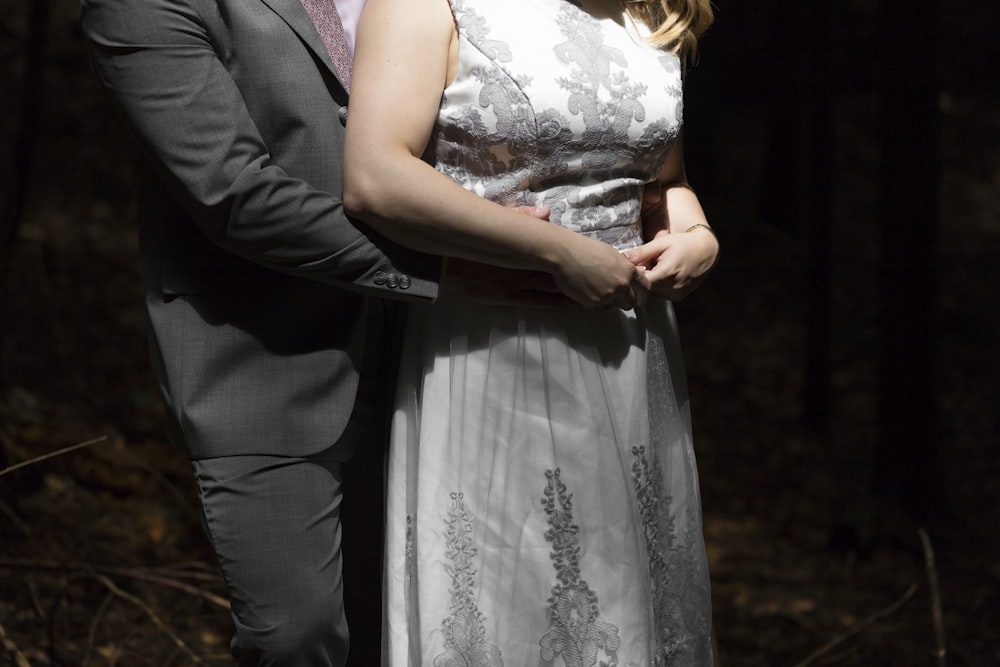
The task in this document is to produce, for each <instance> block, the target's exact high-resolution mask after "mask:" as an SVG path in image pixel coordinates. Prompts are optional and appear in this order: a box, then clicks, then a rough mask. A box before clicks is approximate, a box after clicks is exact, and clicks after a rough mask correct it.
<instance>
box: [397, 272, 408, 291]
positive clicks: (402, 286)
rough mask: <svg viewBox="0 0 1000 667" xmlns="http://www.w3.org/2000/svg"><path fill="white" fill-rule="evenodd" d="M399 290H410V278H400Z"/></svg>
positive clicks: (406, 276) (404, 276) (403, 276)
mask: <svg viewBox="0 0 1000 667" xmlns="http://www.w3.org/2000/svg"><path fill="white" fill-rule="evenodd" d="M399 289H410V276H408V275H405V274H404V275H401V276H400V277H399Z"/></svg>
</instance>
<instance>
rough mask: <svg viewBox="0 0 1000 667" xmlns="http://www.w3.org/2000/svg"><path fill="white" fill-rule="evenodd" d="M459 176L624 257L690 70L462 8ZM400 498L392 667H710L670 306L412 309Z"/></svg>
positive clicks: (448, 138) (570, 26)
mask: <svg viewBox="0 0 1000 667" xmlns="http://www.w3.org/2000/svg"><path fill="white" fill-rule="evenodd" d="M452 8H453V10H454V14H455V17H456V21H457V25H458V29H459V33H460V55H459V61H460V66H459V72H458V76H457V79H456V80H455V81H454V83H453V84H452V85H450V86H449V87H448V88H447V90H446V91H445V97H444V99H443V101H442V106H441V111H440V116H439V121H438V128H437V133H436V136H435V138H434V142H435V145H434V148H435V159H436V163H437V167H438V169H439V170H440V171H442V172H443V173H445V174H447V175H448V176H450V177H451V178H453V179H455V180H456V181H458V182H460V183H461V184H463V185H464V186H465V187H467V188H468V189H470V190H473V191H475V192H477V193H479V194H481V195H482V196H484V197H487V198H490V199H493V200H496V201H499V202H502V203H504V204H511V205H518V204H532V205H546V206H549V207H551V209H552V215H551V222H550V223H544V222H539V224H558V225H563V226H565V227H568V228H570V229H572V230H575V231H577V232H579V233H582V234H587V235H590V236H594V237H596V238H599V239H601V240H604V241H606V242H608V243H610V244H613V245H615V246H616V247H618V248H627V247H631V246H635V245H638V244H640V243H641V230H640V222H639V207H640V203H641V195H642V188H643V184H645V183H647V182H649V181H651V180H652V179H653V178H654V176H655V175H656V173H657V171H658V168H659V165H660V164H661V163H662V162H663V159H664V156H665V155H666V152H667V151H668V149H669V148H670V146H671V144H672V143H673V141H674V140H675V138H676V136H677V132H678V130H679V128H680V123H681V77H680V67H679V63H678V60H677V58H676V57H674V56H672V55H669V54H667V53H664V52H662V51H658V50H655V49H652V48H650V47H649V46H647V45H644V44H642V43H641V40H639V39H638V38H635V37H634V36H633V33H634V30H631V29H625V28H623V27H622V26H620V25H618V24H617V23H615V22H614V21H610V20H595V19H594V18H593V17H591V16H590V15H588V14H586V13H585V12H583V11H582V10H580V9H579V8H577V7H576V6H574V5H573V4H571V3H570V2H568V1H567V0H452ZM405 340H406V342H405V347H404V351H403V360H402V369H401V376H400V382H399V390H398V396H397V406H396V411H395V415H394V421H393V436H392V445H391V453H390V465H389V479H388V489H389V491H388V530H387V544H386V547H387V569H386V592H385V595H386V604H385V610H386V621H387V622H386V635H385V641H386V646H385V651H384V653H385V656H386V657H385V658H384V661H385V662H386V664H388V665H391V666H392V667H418V666H419V667H425V666H426V667H429V666H432V665H433V666H434V667H458V666H462V667H471V666H475V667H487V666H489V667H494V666H500V665H506V666H507V667H526V666H535V665H539V666H541V665H545V666H549V665H557V666H562V665H565V666H566V667H591V666H597V665H605V666H612V665H614V666H619V665H620V666H622V667H624V666H626V665H631V666H638V667H651V666H654V665H655V666H661V665H683V666H685V667H691V666H706V667H707V666H709V665H711V664H712V657H711V642H710V615H711V610H710V596H709V584H708V575H707V571H706V564H705V554H704V546H703V541H702V535H701V511H700V507H699V499H698V485H697V472H696V469H695V461H694V452H693V450H692V441H691V425H690V417H689V411H688V398H687V393H686V388H685V384H684V377H683V364H682V360H681V354H680V347H679V342H678V335H677V328H676V322H675V320H674V314H673V310H672V308H671V306H670V304H668V303H665V302H662V301H655V302H654V303H651V304H650V305H648V306H647V307H645V308H642V309H639V310H636V311H630V312H620V311H587V312H584V311H579V310H560V311H530V310H521V309H511V308H488V307H481V306H474V305H471V304H468V303H463V302H456V301H452V302H441V303H438V304H435V305H433V306H428V307H422V308H414V309H412V310H411V317H410V322H409V324H408V331H407V336H406V339H405Z"/></svg>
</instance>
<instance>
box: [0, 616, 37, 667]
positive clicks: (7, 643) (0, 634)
mask: <svg viewBox="0 0 1000 667" xmlns="http://www.w3.org/2000/svg"><path fill="white" fill-rule="evenodd" d="M0 646H3V650H4V653H6V654H7V658H8V659H10V660H12V661H13V662H12V663H11V664H12V665H13V667H31V663H30V662H28V659H27V658H26V657H25V656H24V654H23V653H21V650H20V649H18V648H17V644H15V643H14V641H13V640H12V639H11V638H10V637H8V636H7V630H6V629H5V628H4V627H3V623H0Z"/></svg>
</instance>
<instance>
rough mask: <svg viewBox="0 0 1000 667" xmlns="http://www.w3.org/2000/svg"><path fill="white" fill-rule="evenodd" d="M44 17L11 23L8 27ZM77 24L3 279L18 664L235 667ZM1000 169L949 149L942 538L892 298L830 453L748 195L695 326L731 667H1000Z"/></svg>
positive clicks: (127, 206) (856, 312) (2, 517)
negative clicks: (919, 487)
mask: <svg viewBox="0 0 1000 667" xmlns="http://www.w3.org/2000/svg"><path fill="white" fill-rule="evenodd" d="M21 20H22V17H18V16H14V14H12V13H10V12H8V10H2V11H0V25H2V26H3V28H4V30H5V34H8V35H11V34H22V33H23V30H24V27H23V25H22V24H20V23H18V21H21ZM53 26H54V27H53V34H54V35H56V37H57V39H54V40H53V42H52V45H51V52H52V53H51V56H50V57H51V59H52V60H53V62H55V63H56V65H57V67H56V68H55V69H54V70H53V73H52V74H51V75H50V76H49V78H48V79H47V87H48V89H49V91H50V95H52V92H51V91H55V90H58V91H59V92H58V95H52V97H53V98H55V99H57V100H58V101H59V102H60V104H56V105H51V106H50V107H49V108H48V109H47V110H46V111H45V116H44V119H43V122H44V126H45V128H46V129H45V132H44V133H43V134H42V135H41V136H40V139H39V141H38V144H37V146H36V147H35V153H34V161H33V165H34V168H33V170H32V176H33V180H32V188H31V190H30V198H29V200H28V201H27V205H26V208H25V212H24V216H23V223H22V225H21V228H20V231H19V235H18V239H17V243H16V244H15V246H14V248H13V250H12V252H11V254H10V255H9V256H8V257H6V258H5V259H4V260H3V261H4V265H3V266H2V267H0V275H2V277H3V280H2V281H0V471H3V474H2V475H0V667H4V666H6V665H12V666H14V665H16V666H17V667H25V666H26V665H31V666H33V667H45V666H53V667H54V666H56V665H65V666H69V667H82V666H93V667H99V666H106V665H107V666H110V665H119V666H122V667H128V666H132V665H135V666H143V665H150V666H156V667H166V666H168V665H170V666H180V665H195V664H205V665H224V664H229V663H228V662H227V655H228V649H227V645H228V641H229V634H230V621H229V617H228V612H227V610H226V600H225V589H224V586H223V583H222V581H221V578H220V576H219V574H218V571H217V569H216V567H215V566H214V563H213V559H212V556H211V553H210V551H209V549H208V547H207V544H206V541H205V539H204V537H203V535H202V533H201V527H200V523H199V519H198V511H197V509H196V501H195V499H194V495H193V493H192V481H191V473H190V467H189V464H188V463H187V461H186V459H185V457H184V455H183V454H182V453H181V452H179V451H177V450H176V449H174V448H173V447H172V446H170V445H169V444H168V443H167V441H166V439H165V429H164V425H163V417H162V408H161V405H160V401H159V398H158V395H157V392H156V387H155V383H154V381H153V379H152V377H151V373H150V371H149V365H148V362H147V358H146V342H145V320H144V315H143V311H142V293H141V288H140V285H139V279H138V275H137V269H136V252H137V251H136V239H135V232H134V229H133V223H132V219H133V215H134V212H133V210H132V203H131V199H130V197H129V173H128V169H127V167H125V166H124V165H123V163H122V162H121V160H122V155H123V151H122V150H121V146H120V145H119V139H118V134H117V132H116V130H115V125H114V124H113V122H112V121H111V120H110V119H109V118H108V110H107V107H106V105H105V104H104V102H103V101H102V100H101V99H100V97H99V96H98V95H96V93H95V87H94V83H93V80H92V78H91V77H90V75H89V73H88V72H87V65H86V62H85V60H84V59H82V57H81V48H80V40H79V30H78V24H77V22H76V17H75V3H69V4H67V3H58V4H57V7H56V11H55V15H54V17H53ZM8 43H9V42H8ZM4 48H6V47H4V46H2V45H0V51H2V50H3V49H4ZM10 62H12V61H10V60H9V59H0V63H6V64H0V69H2V68H4V67H10V65H9V63H10ZM0 73H2V74H4V76H3V77H0V80H5V81H10V80H16V74H17V72H8V71H4V72H0ZM947 111H948V114H949V124H948V129H947V131H948V132H949V133H950V134H949V137H950V139H951V141H952V143H953V144H955V145H970V144H974V143H975V142H976V141H984V142H985V143H987V144H990V142H992V145H993V146H994V147H1000V142H997V141H996V140H997V139H998V137H1000V124H998V122H997V117H998V114H997V111H998V109H997V105H996V103H995V102H991V103H990V105H987V106H985V107H983V106H981V105H978V103H976V102H975V100H973V101H971V102H970V101H969V100H964V99H954V100H951V102H949V105H948V107H947ZM3 123H4V125H3V126H2V127H0V132H2V134H0V136H5V137H6V136H11V134H10V133H11V132H12V123H13V120H12V119H11V118H7V117H4V118H3ZM998 153H1000V151H994V153H993V155H992V157H991V158H990V159H989V160H986V159H977V160H969V159H967V158H965V157H963V156H951V157H950V158H949V157H948V156H946V171H945V173H944V180H945V182H944V184H943V185H944V189H945V191H946V193H950V194H946V197H945V202H944V214H945V215H944V217H945V221H946V222H945V224H946V225H951V227H948V228H946V229H945V231H946V232H947V237H948V240H947V244H946V245H947V247H946V248H945V249H944V250H943V251H942V253H943V256H942V258H940V259H942V262H941V275H940V281H941V294H942V296H941V297H940V299H939V300H938V301H937V302H935V303H932V304H930V305H931V307H932V308H933V310H934V312H935V313H936V314H937V317H939V321H940V330H939V331H938V339H937V347H936V351H937V354H938V358H939V360H940V363H939V366H938V367H937V368H935V369H929V373H930V374H931V376H932V377H934V378H935V380H934V381H935V382H936V383H937V386H939V387H940V392H939V394H940V400H939V404H938V406H937V407H938V412H939V413H940V414H939V419H938V421H939V426H938V433H936V435H935V439H936V440H937V441H938V442H940V448H939V453H940V455H941V461H942V463H941V467H940V471H939V472H940V480H941V481H940V484H941V486H942V487H943V488H944V489H945V491H944V493H943V494H942V495H943V496H944V497H945V498H946V500H947V505H946V506H944V507H942V509H941V512H940V514H939V515H938V516H935V517H933V519H932V520H931V521H929V522H928V523H927V524H926V525H917V524H916V523H914V522H913V521H912V520H911V519H909V518H907V516H906V515H905V514H903V513H900V514H892V513H889V511H888V510H885V508H883V507H881V506H879V505H878V504H876V503H873V502H872V501H871V500H870V498H871V496H872V493H871V487H872V484H873V479H872V473H871V472H869V471H870V469H871V461H872V457H873V451H874V449H875V448H877V446H878V442H877V428H876V422H877V419H876V417H877V414H876V413H877V392H878V387H877V381H876V380H877V378H876V373H875V370H874V367H875V366H876V363H875V361H874V358H873V356H872V349H875V347H876V338H877V326H876V325H877V304H875V303H874V302H873V301H871V300H870V299H869V300H867V301H866V300H865V297H864V295H865V294H866V290H865V286H864V285H858V284H856V283H855V282H853V280H859V279H860V278H859V277H858V276H854V278H853V279H846V280H845V281H844V286H842V287H841V288H839V289H838V290H835V291H834V294H833V299H834V304H833V308H832V314H831V317H832V322H833V324H832V336H831V337H832V346H833V351H834V361H835V367H836V369H837V370H836V372H835V373H833V374H831V376H830V378H829V382H830V387H831V391H832V394H833V398H832V407H831V421H832V423H833V427H832V428H830V429H829V430H828V432H827V433H826V434H825V435H823V436H820V435H818V434H817V433H815V432H813V431H812V430H811V429H810V428H808V427H806V426H805V425H804V420H803V418H802V413H803V409H802V407H801V406H802V402H803V399H802V395H803V391H804V382H805V379H804V360H805V359H806V358H807V356H808V350H807V347H806V344H805V343H804V340H805V338H806V332H805V330H804V324H803V322H804V320H805V307H806V299H807V293H806V291H805V286H804V285H805V282H806V281H805V279H804V278H805V274H804V271H805V269H804V267H803V266H802V264H801V262H796V261H791V262H790V261H788V260H787V254H788V253H787V252H786V250H787V249H788V248H789V247H794V245H795V244H794V242H792V243H789V241H788V239H786V238H783V237H782V236H781V234H775V233H771V232H770V231H768V229H767V228H766V227H757V228H755V229H753V230H746V229H740V228H739V227H738V225H739V224H740V223H742V222H744V221H741V220H738V218H737V217H736V216H735V215H731V212H732V211H733V210H734V209H737V208H739V206H738V204H739V203H738V202H736V203H734V202H732V201H730V202H728V203H722V204H718V205H717V206H716V207H715V209H713V210H716V211H720V212H721V214H720V215H719V216H718V217H715V218H713V219H714V220H715V221H717V226H718V227H719V228H720V234H721V235H722V236H723V237H724V238H723V241H724V245H725V250H724V254H723V263H722V265H721V266H720V268H719V269H718V270H717V272H716V275H714V276H713V277H712V279H711V280H710V281H709V282H707V283H706V284H705V285H704V286H703V287H702V288H701V289H700V290H699V291H698V293H696V294H695V295H694V296H692V297H691V298H690V299H689V300H687V301H685V302H684V303H681V304H679V306H678V313H679V317H680V320H681V327H682V339H683V343H684V347H685V352H686V357H687V363H688V374H689V381H690V384H691V395H692V412H693V415H694V423H695V437H696V449H697V452H698V456H699V467H700V473H701V479H702V489H703V498H702V500H703V505H704V515H705V516H704V518H705V536H706V542H707V546H708V552H709V559H710V567H711V574H712V582H713V602H714V619H715V634H716V642H717V648H718V651H717V653H718V658H719V664H720V665H721V666H722V667H774V666H779V667H807V666H811V665H844V666H864V667H882V666H887V667H895V666H902V667H911V666H914V667H915V666H918V665H926V666H928V667H932V666H938V667H939V666H941V665H944V664H945V662H947V664H948V665H952V666H954V667H989V666H993V665H997V664H1000V555H998V554H1000V549H998V547H1000V541H998V535H1000V530H998V528H1000V485H998V482H997V480H998V479H1000V465H998V461H1000V452H998V420H1000V415H998V410H997V389H996V387H997V385H996V378H997V377H998V371H1000V356H998V355H1000V339H998V336H997V331H998V330H1000V326H998V314H997V311H996V307H995V304H996V301H995V299H994V295H995V285H997V284H1000V281H998V280H997V278H998V276H997V263H996V258H997V257H998V256H1000V255H998V253H997V250H998V239H1000V229H998V225H1000V217H998V214H1000V206H998V204H997V202H998V198H1000V195H998V192H1000V156H998ZM2 180H6V178H4V179H2ZM848 185H850V184H848ZM4 187H7V185H6V184H5V185H4ZM720 190H722V188H721V187H720ZM726 191H727V192H731V190H726ZM949 221H950V222H949ZM841 259H843V258H841ZM847 259H848V260H851V259H853V256H852V257H848V258H847ZM845 264H847V265H850V266H851V268H852V269H853V268H857V267H856V266H855V265H854V264H853V263H852V262H851V261H847V262H845ZM867 270H868V271H871V266H870V265H867ZM843 272H846V270H845V269H843V268H842V269H841V273H843ZM841 273H838V274H837V275H838V276H840V275H841ZM860 273H862V274H863V273H864V271H861V272H860ZM863 277H864V276H861V278H863ZM862 282H863V281H862ZM901 390H905V388H901ZM75 445H82V446H81V447H79V448H76V449H74V450H72V451H67V452H63V453H60V454H58V455H56V456H53V457H51V458H47V459H45V460H40V461H34V462H33V463H30V464H27V465H23V466H21V467H17V468H16V469H11V468H13V467H15V466H19V465H20V464H24V463H27V462H29V461H33V460H34V459H36V457H39V456H41V455H45V454H47V453H52V452H58V451H60V450H61V449H63V448H67V447H73V446H75ZM942 646H944V647H946V653H945V654H944V656H945V658H944V659H941V658H939V657H938V651H939V648H940V647H942ZM360 667H369V666H360Z"/></svg>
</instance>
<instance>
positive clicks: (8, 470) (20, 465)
mask: <svg viewBox="0 0 1000 667" xmlns="http://www.w3.org/2000/svg"><path fill="white" fill-rule="evenodd" d="M107 439H108V436H106V435H102V436H101V437H99V438H94V439H93V440H87V441H86V442H80V443H77V444H75V445H70V446H69V447H63V448H62V449H57V450H56V451H54V452H49V453H48V454H42V455H41V456H36V457H35V458H32V459H28V460H27V461H21V462H20V463H15V464H14V465H12V466H8V467H6V468H4V469H3V470H0V477H3V476H4V475H6V474H8V473H12V472H14V471H15V470H19V469H21V468H25V467H27V466H30V465H34V464H35V463H40V462H42V461H45V460H47V459H51V458H55V457H56V456H62V455H63V454H68V453H69V452H72V451H75V450H77V449H83V448H84V447H90V446H91V445H96V444H98V443H100V442H104V441H105V440H107Z"/></svg>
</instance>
